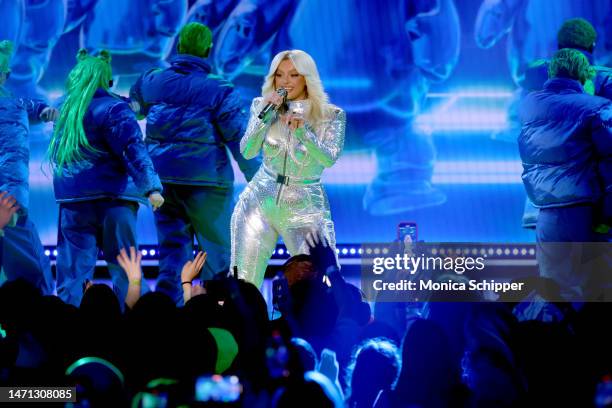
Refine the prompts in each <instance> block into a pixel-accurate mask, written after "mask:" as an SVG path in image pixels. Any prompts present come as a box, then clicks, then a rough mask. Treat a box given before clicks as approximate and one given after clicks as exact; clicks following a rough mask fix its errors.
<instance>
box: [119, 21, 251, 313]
mask: <svg viewBox="0 0 612 408" xmlns="http://www.w3.org/2000/svg"><path fill="white" fill-rule="evenodd" d="M211 47H212V33H211V32H210V30H209V29H208V27H206V26H204V25H202V24H200V23H189V24H187V25H186V26H185V27H183V28H182V29H181V32H180V34H179V40H178V47H177V51H178V56H176V57H175V58H173V59H172V60H171V61H170V64H171V65H170V67H169V68H167V69H164V70H160V69H154V70H151V71H148V72H145V73H144V74H143V75H142V76H141V77H140V78H139V79H138V81H137V82H136V83H135V84H134V86H133V87H132V89H131V91H130V97H131V98H132V100H133V101H135V102H137V103H138V105H140V113H141V114H142V115H143V116H146V118H147V130H146V133H147V137H146V144H147V147H148V149H149V154H150V155H151V159H152V160H153V163H154V164H155V168H156V170H157V171H158V172H159V175H160V177H161V180H162V182H163V185H164V196H165V198H166V203H165V204H164V207H163V208H162V209H161V210H160V211H158V212H157V213H156V214H155V223H156V226H157V237H158V241H159V277H158V281H157V286H156V288H157V289H156V290H159V291H161V292H164V293H166V294H167V295H169V296H171V297H172V298H173V299H174V300H175V301H176V302H177V303H178V304H180V303H181V302H182V299H183V298H182V290H181V281H180V271H181V268H182V267H183V265H184V264H185V262H187V261H188V260H191V259H193V255H192V251H193V239H194V236H195V237H196V239H197V241H198V243H199V245H200V247H202V248H203V249H205V250H206V252H207V253H208V257H207V258H206V264H205V265H204V269H203V271H202V278H204V279H211V278H212V277H213V276H214V275H216V274H218V273H221V272H224V271H227V270H228V269H229V262H230V218H231V214H232V210H233V208H234V193H233V191H234V190H233V185H234V173H233V170H232V166H231V162H230V156H229V153H231V154H232V156H233V157H234V159H235V160H236V162H237V163H238V165H239V167H240V169H241V170H242V172H243V173H244V175H245V177H246V179H247V180H250V179H251V178H252V177H253V175H254V174H255V173H256V172H257V169H258V168H259V164H260V160H259V159H258V158H256V159H253V160H246V159H245V158H244V157H243V156H242V154H241V153H240V139H241V137H242V135H243V134H244V131H245V128H246V124H247V122H248V113H247V110H246V104H243V102H242V101H241V99H240V96H239V94H238V92H237V91H236V90H235V89H234V87H233V85H232V84H231V83H230V82H228V81H226V80H224V79H222V78H220V77H218V76H216V75H213V74H212V73H211V68H210V66H209V65H208V63H207V62H206V60H205V58H206V57H207V56H208V54H209V52H210V49H211ZM228 151H229V153H228Z"/></svg>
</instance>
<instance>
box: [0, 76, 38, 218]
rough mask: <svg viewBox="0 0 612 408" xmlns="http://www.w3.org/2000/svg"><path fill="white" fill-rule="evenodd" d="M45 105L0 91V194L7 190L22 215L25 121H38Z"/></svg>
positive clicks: (25, 193)
mask: <svg viewBox="0 0 612 408" xmlns="http://www.w3.org/2000/svg"><path fill="white" fill-rule="evenodd" d="M46 107H47V105H46V104H44V103H43V102H39V101H34V100H31V99H24V98H15V97H13V96H12V95H11V94H10V93H9V92H8V91H7V90H5V89H4V88H0V191H8V192H9V193H10V194H11V195H12V196H13V197H15V199H16V200H17V203H19V206H20V207H21V210H20V212H21V214H26V213H27V210H28V206H29V201H30V200H29V193H28V191H29V189H28V176H29V170H28V162H29V161H30V145H29V139H28V133H29V130H30V126H29V121H31V122H32V123H36V122H38V121H40V119H39V116H40V113H41V112H42V111H43V109H45V108H46Z"/></svg>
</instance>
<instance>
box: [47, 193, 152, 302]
mask: <svg viewBox="0 0 612 408" xmlns="http://www.w3.org/2000/svg"><path fill="white" fill-rule="evenodd" d="M137 212H138V204H137V203H135V202H131V201H124V200H111V199H108V200H107V199H103V200H92V201H81V202H74V203H61V204H60V222H59V230H58V238H57V251H58V254H57V295H58V296H59V297H60V298H61V299H62V300H63V301H64V302H66V303H70V304H73V305H75V306H79V305H80V303H81V298H82V297H83V284H84V283H85V281H86V280H88V279H92V278H93V274H94V270H95V267H96V260H97V258H98V248H100V249H102V251H103V253H104V259H105V260H106V264H107V265H108V271H109V273H110V275H111V279H112V282H113V290H114V291H115V293H116V294H117V297H118V298H119V304H120V305H121V306H122V307H123V305H124V302H125V296H126V295H127V287H128V284H129V282H128V279H127V276H126V275H125V272H124V271H123V269H121V267H120V266H119V264H118V263H117V255H118V254H119V250H120V249H121V248H129V247H130V246H133V247H137V246H138V245H137V241H136V214H137ZM142 288H143V290H144V291H146V290H147V285H146V284H145V283H143V284H142Z"/></svg>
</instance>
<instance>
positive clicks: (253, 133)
mask: <svg viewBox="0 0 612 408" xmlns="http://www.w3.org/2000/svg"><path fill="white" fill-rule="evenodd" d="M262 102H263V98H261V97H260V98H255V99H253V103H251V114H250V116H249V124H248V125H247V129H246V132H245V133H244V136H243V137H242V139H241V140H240V153H242V155H243V156H244V158H245V159H247V160H249V159H252V158H253V157H255V156H257V154H259V150H260V149H261V146H262V144H263V140H264V137H265V136H266V132H267V131H268V129H269V127H270V123H271V122H272V118H264V119H266V121H264V120H263V119H259V118H258V117H257V116H258V114H259V111H260V110H261V109H262V106H261V105H262Z"/></svg>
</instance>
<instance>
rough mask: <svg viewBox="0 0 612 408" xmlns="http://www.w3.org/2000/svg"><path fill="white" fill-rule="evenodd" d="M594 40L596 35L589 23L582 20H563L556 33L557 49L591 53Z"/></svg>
mask: <svg viewBox="0 0 612 408" xmlns="http://www.w3.org/2000/svg"><path fill="white" fill-rule="evenodd" d="M596 39H597V33H596V32H595V29H594V28H593V26H592V25H591V23H589V22H588V21H586V20H585V19H584V18H570V19H569V20H565V22H564V23H563V25H562V26H561V28H560V29H559V32H558V33H557V47H558V48H559V49H561V48H578V49H581V50H585V51H589V52H592V51H593V47H594V45H595V40H596Z"/></svg>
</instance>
